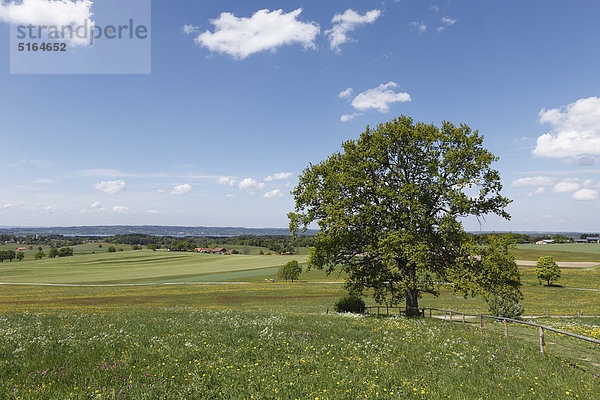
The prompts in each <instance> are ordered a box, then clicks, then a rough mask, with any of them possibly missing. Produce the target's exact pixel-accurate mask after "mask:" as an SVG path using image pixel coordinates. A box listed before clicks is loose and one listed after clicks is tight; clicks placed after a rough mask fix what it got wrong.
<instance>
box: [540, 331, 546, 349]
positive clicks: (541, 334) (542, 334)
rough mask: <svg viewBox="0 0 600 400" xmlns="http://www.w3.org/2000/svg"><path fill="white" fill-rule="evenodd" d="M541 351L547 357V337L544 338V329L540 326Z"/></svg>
mask: <svg viewBox="0 0 600 400" xmlns="http://www.w3.org/2000/svg"><path fill="white" fill-rule="evenodd" d="M540 351H541V352H542V354H544V355H546V337H545V336H544V328H542V327H541V326H540Z"/></svg>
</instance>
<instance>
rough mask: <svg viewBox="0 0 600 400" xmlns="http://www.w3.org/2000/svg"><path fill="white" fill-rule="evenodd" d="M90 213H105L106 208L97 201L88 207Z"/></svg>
mask: <svg viewBox="0 0 600 400" xmlns="http://www.w3.org/2000/svg"><path fill="white" fill-rule="evenodd" d="M90 208H91V209H92V211H105V210H106V208H105V207H102V204H101V203H100V202H99V201H95V202H93V203H92V204H91V205H90Z"/></svg>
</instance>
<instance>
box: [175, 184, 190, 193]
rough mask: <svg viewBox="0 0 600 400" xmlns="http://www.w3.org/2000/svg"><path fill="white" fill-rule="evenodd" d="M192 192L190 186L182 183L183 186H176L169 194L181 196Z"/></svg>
mask: <svg viewBox="0 0 600 400" xmlns="http://www.w3.org/2000/svg"><path fill="white" fill-rule="evenodd" d="M190 190H192V185H190V184H187V183H184V184H183V185H177V186H175V187H174V188H173V190H171V194H175V195H183V194H186V193H188V192H189V191H190Z"/></svg>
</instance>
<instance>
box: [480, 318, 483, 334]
mask: <svg viewBox="0 0 600 400" xmlns="http://www.w3.org/2000/svg"><path fill="white" fill-rule="evenodd" d="M479 318H481V322H480V328H481V331H482V332H483V315H479Z"/></svg>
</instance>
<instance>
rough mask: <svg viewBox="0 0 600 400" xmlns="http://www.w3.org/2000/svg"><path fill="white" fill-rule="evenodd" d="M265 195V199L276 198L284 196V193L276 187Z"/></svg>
mask: <svg viewBox="0 0 600 400" xmlns="http://www.w3.org/2000/svg"><path fill="white" fill-rule="evenodd" d="M263 197H264V198H265V199H275V198H277V197H283V193H281V190H279V189H275V190H271V191H270V192H267V193H265V194H264V196H263Z"/></svg>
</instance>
